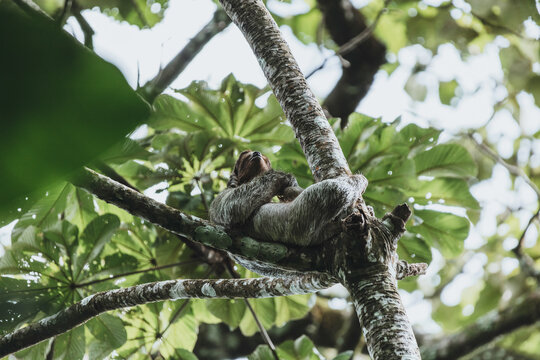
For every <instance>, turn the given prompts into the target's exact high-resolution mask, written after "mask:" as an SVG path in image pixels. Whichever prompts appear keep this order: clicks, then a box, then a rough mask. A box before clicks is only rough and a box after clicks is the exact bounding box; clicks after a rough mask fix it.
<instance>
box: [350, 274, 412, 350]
mask: <svg viewBox="0 0 540 360" xmlns="http://www.w3.org/2000/svg"><path fill="white" fill-rule="evenodd" d="M345 278H346V279H347V280H346V281H347V282H346V284H347V288H348V289H349V291H350V293H351V297H352V298H353V302H354V307H355V309H356V313H357V314H358V319H359V320H360V324H362V331H363V333H364V337H365V338H366V343H367V347H368V351H369V353H370V354H372V356H374V357H375V358H377V359H420V352H419V350H418V346H417V345H416V339H415V337H414V334H413V331H412V328H411V325H410V324H409V320H408V318H407V314H406V313H405V309H404V307H403V304H402V303H401V298H400V297H399V294H398V292H397V284H396V282H395V280H394V278H393V276H392V274H389V273H388V272H387V271H386V269H384V268H383V269H379V268H377V267H376V266H372V267H370V268H369V269H367V270H366V271H363V272H362V273H361V274H360V277H359V278H357V274H356V275H355V274H354V273H352V274H347V275H345ZM388 336H391V337H392V338H388Z"/></svg>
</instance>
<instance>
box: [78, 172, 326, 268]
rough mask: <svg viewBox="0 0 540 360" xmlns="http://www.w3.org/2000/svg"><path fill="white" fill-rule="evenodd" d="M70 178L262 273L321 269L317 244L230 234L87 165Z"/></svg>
mask: <svg viewBox="0 0 540 360" xmlns="http://www.w3.org/2000/svg"><path fill="white" fill-rule="evenodd" d="M70 181H71V182H72V183H73V184H74V185H76V186H78V187H81V188H83V189H86V190H88V191H89V192H90V193H92V194H93V195H95V196H97V197H98V198H100V199H101V200H104V201H106V202H108V203H111V204H113V205H116V206H118V207H119V208H122V209H124V210H126V211H127V212H129V213H130V214H132V215H135V216H138V217H141V218H143V219H146V220H148V221H149V222H151V223H152V224H154V225H158V226H160V227H162V228H164V229H165V230H168V231H170V232H172V233H174V234H177V235H180V236H183V237H186V238H188V239H189V240H192V241H195V242H198V243H201V244H204V245H207V246H210V247H213V248H215V249H220V250H225V251H227V252H229V253H231V254H233V255H235V260H237V261H239V262H240V263H241V264H242V265H243V266H245V267H247V268H249V269H250V270H252V271H255V272H257V273H259V274H261V275H268V276H280V273H279V270H283V271H289V272H290V271H293V272H294V271H319V270H320V271H324V268H323V267H324V261H323V260H322V258H323V257H322V254H321V251H320V249H319V248H318V247H299V246H292V245H284V244H280V243H271V242H263V241H257V240H255V239H251V238H249V237H245V236H235V235H234V234H232V233H231V234H229V233H227V232H226V231H225V229H224V228H222V227H220V226H216V225H213V224H212V223H210V222H209V221H206V220H203V219H199V218H198V217H196V216H191V215H187V214H185V213H183V212H181V211H179V210H177V209H175V208H173V207H170V206H168V205H165V204H162V203H160V202H158V201H156V200H154V199H152V198H149V197H147V196H145V195H143V194H141V193H139V192H137V191H134V190H133V189H130V188H129V187H127V186H124V185H122V184H120V183H118V182H116V181H114V180H111V179H109V178H108V177H106V176H103V175H100V174H98V173H96V172H95V171H93V170H90V169H86V168H85V169H83V170H81V171H79V172H78V173H77V174H76V175H75V176H74V177H73V178H72V179H71V180H70ZM268 264H270V266H269V265H268ZM320 276H324V275H323V274H321V275H320Z"/></svg>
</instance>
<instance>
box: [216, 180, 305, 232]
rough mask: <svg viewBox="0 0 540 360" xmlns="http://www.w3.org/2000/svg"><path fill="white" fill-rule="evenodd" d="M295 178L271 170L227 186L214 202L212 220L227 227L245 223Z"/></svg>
mask: <svg viewBox="0 0 540 360" xmlns="http://www.w3.org/2000/svg"><path fill="white" fill-rule="evenodd" d="M291 179H292V180H291ZM293 180H294V177H293V176H292V175H289V174H286V173H282V172H279V171H274V170H270V171H267V172H266V173H264V174H263V175H261V176H258V177H256V178H254V179H252V180H251V181H249V182H248V183H245V184H242V185H240V186H238V187H235V188H227V189H225V190H224V191H222V192H221V193H220V194H219V195H218V196H217V197H216V198H215V199H214V201H213V202H212V205H211V206H210V213H209V217H210V220H211V221H212V222H213V223H215V224H218V225H222V226H225V227H227V228H230V227H233V226H238V225H243V224H245V223H246V222H247V221H248V220H249V219H250V217H251V216H252V214H253V213H254V212H255V211H257V210H258V209H259V208H260V207H261V206H263V205H264V204H266V203H269V202H270V201H272V198H273V197H274V196H276V195H277V194H279V193H280V192H282V191H283V189H284V188H285V187H286V186H287V185H290V184H291V182H292V181H293ZM294 183H296V180H294Z"/></svg>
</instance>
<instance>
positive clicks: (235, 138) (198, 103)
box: [149, 75, 294, 149]
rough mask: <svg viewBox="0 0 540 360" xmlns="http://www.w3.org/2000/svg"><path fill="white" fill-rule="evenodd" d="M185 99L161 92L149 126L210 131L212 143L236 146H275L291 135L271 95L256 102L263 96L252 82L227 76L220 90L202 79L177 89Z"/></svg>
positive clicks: (240, 147) (286, 140) (285, 140)
mask: <svg viewBox="0 0 540 360" xmlns="http://www.w3.org/2000/svg"><path fill="white" fill-rule="evenodd" d="M178 93H179V94H181V95H183V96H184V97H185V98H186V99H187V100H181V99H176V98H174V97H172V96H168V95H161V96H159V97H158V98H157V99H156V102H155V104H154V107H155V112H154V113H153V114H152V116H151V117H150V120H149V125H150V126H152V127H153V128H155V129H158V130H159V129H163V130H169V129H171V128H177V129H180V130H182V131H185V132H195V131H203V132H206V133H207V134H212V137H213V140H212V141H213V142H215V143H221V142H222V141H225V140H227V141H229V142H232V143H234V144H236V146H237V147H238V148H239V149H245V148H246V147H247V146H250V147H254V146H266V147H268V144H272V145H278V144H283V143H286V142H288V141H291V140H292V139H293V138H294V135H293V132H292V130H291V128H290V127H289V126H287V125H285V124H284V122H285V117H284V116H283V112H282V110H281V107H280V106H279V104H278V102H277V100H276V99H275V97H274V96H271V97H270V98H269V99H268V102H267V105H266V106H265V107H264V108H262V109H261V108H259V107H258V106H256V105H255V100H256V99H257V98H258V97H259V96H261V95H263V94H262V92H261V90H260V89H258V88H256V87H255V86H253V85H247V84H242V83H240V82H237V81H236V79H235V78H234V77H233V76H232V75H229V76H228V77H226V78H225V79H224V80H223V82H222V84H221V88H220V89H219V90H212V89H210V88H209V87H208V84H206V83H205V82H202V81H199V82H193V83H191V84H190V85H189V86H188V87H187V88H185V89H182V90H178Z"/></svg>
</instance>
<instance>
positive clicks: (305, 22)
mask: <svg viewBox="0 0 540 360" xmlns="http://www.w3.org/2000/svg"><path fill="white" fill-rule="evenodd" d="M278 19H279V21H278V24H279V25H280V26H281V25H288V26H289V27H290V28H291V29H292V31H293V33H294V35H295V36H296V38H297V39H298V40H300V41H301V42H303V43H304V44H306V45H309V44H311V43H314V42H315V43H321V40H322V39H319V38H320V33H321V30H322V29H321V23H322V21H323V20H322V14H321V12H320V11H319V9H318V8H317V7H313V8H311V9H310V10H309V11H307V12H305V13H303V14H299V15H295V16H289V17H287V18H278ZM327 45H329V44H327Z"/></svg>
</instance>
